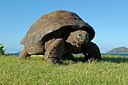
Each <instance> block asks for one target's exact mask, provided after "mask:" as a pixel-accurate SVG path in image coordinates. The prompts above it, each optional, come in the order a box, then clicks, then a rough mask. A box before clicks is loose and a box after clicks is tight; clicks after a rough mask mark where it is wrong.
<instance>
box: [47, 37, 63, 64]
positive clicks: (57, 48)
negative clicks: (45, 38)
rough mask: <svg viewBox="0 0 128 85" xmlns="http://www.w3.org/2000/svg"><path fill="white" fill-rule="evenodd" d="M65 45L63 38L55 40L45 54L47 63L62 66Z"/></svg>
mask: <svg viewBox="0 0 128 85" xmlns="http://www.w3.org/2000/svg"><path fill="white" fill-rule="evenodd" d="M64 50H65V44H64V40H63V39H62V38H58V39H55V41H53V42H52V43H51V44H50V45H49V47H48V48H47V49H46V52H45V61H46V62H47V63H53V64H62V61H61V60H62V56H63V54H64Z"/></svg>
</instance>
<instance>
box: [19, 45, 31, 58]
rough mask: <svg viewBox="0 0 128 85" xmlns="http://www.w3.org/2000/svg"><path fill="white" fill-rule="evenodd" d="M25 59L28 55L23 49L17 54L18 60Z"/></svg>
mask: <svg viewBox="0 0 128 85" xmlns="http://www.w3.org/2000/svg"><path fill="white" fill-rule="evenodd" d="M27 57H29V54H28V52H27V49H26V47H25V48H24V50H23V51H22V52H21V53H20V54H19V56H18V58H19V59H26V58H27Z"/></svg>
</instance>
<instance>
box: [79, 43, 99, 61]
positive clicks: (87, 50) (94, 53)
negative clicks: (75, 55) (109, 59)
mask: <svg viewBox="0 0 128 85" xmlns="http://www.w3.org/2000/svg"><path fill="white" fill-rule="evenodd" d="M82 52H83V54H84V56H85V57H84V61H86V60H89V59H94V60H100V59H101V53H100V49H99V47H98V46H97V45H96V44H95V43H93V42H89V43H87V44H84V45H83V46H82Z"/></svg>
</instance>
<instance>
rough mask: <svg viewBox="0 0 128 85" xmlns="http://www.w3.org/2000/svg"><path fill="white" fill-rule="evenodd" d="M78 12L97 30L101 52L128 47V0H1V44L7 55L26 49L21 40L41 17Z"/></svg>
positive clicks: (97, 39) (97, 40) (94, 40)
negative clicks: (58, 11)
mask: <svg viewBox="0 0 128 85" xmlns="http://www.w3.org/2000/svg"><path fill="white" fill-rule="evenodd" d="M60 9H62V10H68V11H73V12H76V13H77V14H78V15H79V16H80V17H81V18H82V19H83V20H84V21H86V22H87V23H89V24H90V25H91V26H92V27H94V29H95V31H96V36H95V38H94V39H93V42H95V43H96V44H97V45H98V46H99V47H100V50H101V52H107V51H108V50H110V49H112V48H115V47H120V46H126V47H128V38H127V35H128V0H0V43H3V44H4V45H5V49H6V52H19V51H21V50H22V49H23V46H22V45H20V41H21V40H22V38H23V37H24V36H25V34H26V33H27V31H28V29H29V27H30V26H31V25H32V24H33V23H34V22H35V21H36V20H37V19H39V18H40V17H41V16H42V15H44V14H47V13H49V12H52V11H55V10H60Z"/></svg>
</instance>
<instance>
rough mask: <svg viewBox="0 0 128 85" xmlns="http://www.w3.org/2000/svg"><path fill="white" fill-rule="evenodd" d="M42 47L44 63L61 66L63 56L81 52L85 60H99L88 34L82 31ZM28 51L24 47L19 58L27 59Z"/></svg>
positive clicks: (96, 49)
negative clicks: (43, 48)
mask: <svg viewBox="0 0 128 85" xmlns="http://www.w3.org/2000/svg"><path fill="white" fill-rule="evenodd" d="M62 36H63V35H62ZM86 44H87V45H86ZM42 47H43V45H42ZM44 47H45V51H44V53H42V54H44V55H45V61H46V62H47V63H53V64H62V59H63V58H64V57H65V55H67V54H71V53H81V52H82V53H83V54H84V55H85V60H86V59H90V58H95V59H100V58H101V55H100V51H99V48H98V46H97V45H96V44H94V43H92V42H89V34H88V33H87V32H86V31H84V30H77V31H73V32H71V33H70V34H69V36H68V38H67V40H66V41H65V40H64V39H63V38H59V37H54V38H50V40H48V41H47V42H46V43H45V44H44ZM28 51H29V49H28V48H27V47H25V49H24V50H23V51H22V52H21V53H20V55H19V58H27V56H30V54H29V52H28ZM67 57H68V56H67ZM69 57H70V56H69Z"/></svg>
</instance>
